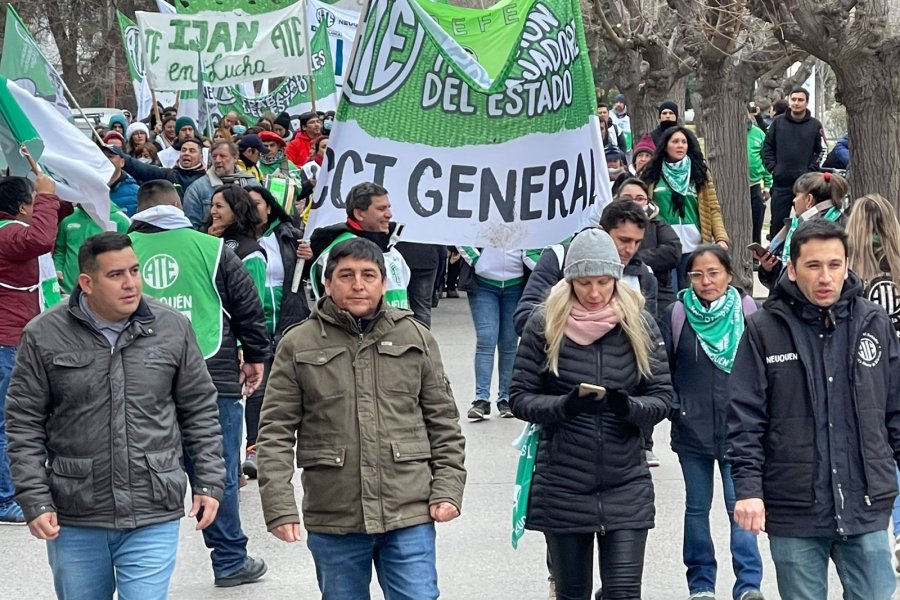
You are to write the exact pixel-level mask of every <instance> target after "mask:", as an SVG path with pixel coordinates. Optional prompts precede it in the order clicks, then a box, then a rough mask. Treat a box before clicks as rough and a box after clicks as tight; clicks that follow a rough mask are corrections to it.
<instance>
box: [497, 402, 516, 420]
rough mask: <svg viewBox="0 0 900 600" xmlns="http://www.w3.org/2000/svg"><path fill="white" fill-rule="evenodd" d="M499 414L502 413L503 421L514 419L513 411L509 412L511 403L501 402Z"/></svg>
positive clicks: (498, 408) (499, 403) (498, 406)
mask: <svg viewBox="0 0 900 600" xmlns="http://www.w3.org/2000/svg"><path fill="white" fill-rule="evenodd" d="M497 412H498V413H500V418H501V419H512V418H513V414H512V411H511V410H509V402H507V401H506V400H501V401H500V402H498V403H497Z"/></svg>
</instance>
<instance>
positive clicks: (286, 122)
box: [273, 112, 293, 132]
mask: <svg viewBox="0 0 900 600" xmlns="http://www.w3.org/2000/svg"><path fill="white" fill-rule="evenodd" d="M273 125H281V126H282V127H284V129H285V130H286V131H288V132H290V131H293V129H292V128H291V115H289V114H287V113H286V112H283V113H281V114H279V115H278V116H277V117H275V121H273Z"/></svg>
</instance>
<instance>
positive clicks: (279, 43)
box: [272, 17, 304, 57]
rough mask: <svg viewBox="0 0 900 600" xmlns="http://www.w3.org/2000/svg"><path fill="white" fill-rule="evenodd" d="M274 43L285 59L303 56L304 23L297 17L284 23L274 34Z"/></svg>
mask: <svg viewBox="0 0 900 600" xmlns="http://www.w3.org/2000/svg"><path fill="white" fill-rule="evenodd" d="M272 43H273V44H274V45H275V47H276V48H279V49H281V51H282V52H283V53H284V56H285V57H288V56H296V57H300V56H303V52H304V48H303V23H302V22H301V21H300V19H297V18H296V17H295V18H291V19H288V20H287V21H285V22H283V23H282V24H281V25H279V26H278V27H277V28H276V29H275V32H274V33H273V34H272Z"/></svg>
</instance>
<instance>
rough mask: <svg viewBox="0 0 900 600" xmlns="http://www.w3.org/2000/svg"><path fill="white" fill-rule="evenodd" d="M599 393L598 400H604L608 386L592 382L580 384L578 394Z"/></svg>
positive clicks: (582, 395)
mask: <svg viewBox="0 0 900 600" xmlns="http://www.w3.org/2000/svg"><path fill="white" fill-rule="evenodd" d="M591 394H597V400H602V399H603V396H605V395H606V388H605V387H603V386H602V385H593V384H591V383H581V384H579V385H578V395H579V396H581V397H584V396H589V395H591Z"/></svg>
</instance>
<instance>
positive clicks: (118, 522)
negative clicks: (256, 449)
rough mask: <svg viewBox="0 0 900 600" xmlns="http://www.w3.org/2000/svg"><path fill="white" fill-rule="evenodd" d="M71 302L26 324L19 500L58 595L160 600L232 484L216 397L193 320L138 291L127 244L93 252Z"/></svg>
mask: <svg viewBox="0 0 900 600" xmlns="http://www.w3.org/2000/svg"><path fill="white" fill-rule="evenodd" d="M78 262H79V267H80V270H81V274H80V275H79V276H78V286H77V287H76V288H75V289H74V290H73V292H72V295H71V296H70V298H69V302H68V303H67V304H66V305H60V306H57V307H56V308H54V309H52V310H51V311H49V312H48V313H47V314H46V315H44V317H43V318H41V319H36V320H34V321H32V322H31V323H29V324H28V326H26V327H25V329H24V331H23V333H22V342H21V345H20V348H19V355H18V356H17V359H16V369H15V371H14V372H13V377H12V381H11V383H10V386H9V398H8V404H7V415H8V419H9V421H8V431H9V440H10V444H9V455H10V459H11V462H12V472H13V478H14V480H15V483H16V488H17V493H16V497H17V498H18V500H19V504H20V505H21V506H22V508H23V510H24V512H25V518H26V519H27V520H28V527H29V528H30V530H31V533H32V535H34V536H35V537H36V538H38V539H41V540H46V541H47V554H48V557H49V562H50V567H51V569H52V571H53V581H54V586H55V588H56V593H57V596H58V597H59V598H112V596H113V593H114V592H115V591H116V589H117V588H118V594H119V597H120V598H148V599H157V598H158V599H162V598H165V597H167V594H168V587H169V580H170V578H171V576H172V572H173V571H174V569H175V553H176V549H177V547H178V531H179V520H180V519H181V517H183V516H184V496H185V492H186V491H187V481H186V478H185V474H184V471H183V469H182V466H181V456H182V453H186V454H187V456H188V457H190V459H191V461H192V462H193V465H194V470H193V475H192V484H193V492H194V493H193V503H192V506H191V509H190V513H189V514H190V516H192V517H194V516H196V517H197V518H198V520H199V523H198V524H197V529H204V528H206V527H207V526H209V525H210V524H211V523H212V522H213V521H214V519H215V518H216V513H217V510H218V506H219V499H220V498H221V497H222V488H223V484H224V481H225V464H224V463H223V461H222V445H221V438H222V435H221V431H220V429H219V424H218V421H217V418H216V405H215V388H214V387H213V384H212V381H211V380H210V378H209V374H208V373H207V372H206V369H205V368H204V365H203V359H202V357H201V356H200V352H199V350H198V348H197V342H196V341H195V338H194V334H193V332H192V331H191V327H190V323H189V322H188V320H187V319H186V318H184V317H183V316H181V315H179V314H178V313H177V312H176V311H174V310H173V309H171V308H169V307H167V306H166V305H165V304H162V303H159V302H156V301H154V300H149V299H146V298H144V297H143V296H142V294H141V275H140V266H139V264H138V259H137V256H135V253H134V251H133V249H132V247H131V240H130V239H129V238H128V236H126V235H124V234H120V233H101V234H99V235H96V236H94V237H92V238H89V239H88V240H86V241H85V243H84V244H83V245H82V247H81V250H80V252H79V256H78Z"/></svg>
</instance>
